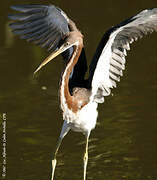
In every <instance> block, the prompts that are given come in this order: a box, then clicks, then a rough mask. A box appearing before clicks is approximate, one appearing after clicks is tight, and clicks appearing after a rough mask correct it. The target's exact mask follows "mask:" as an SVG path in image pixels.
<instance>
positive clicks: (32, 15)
mask: <svg viewBox="0 0 157 180" xmlns="http://www.w3.org/2000/svg"><path fill="white" fill-rule="evenodd" d="M11 8H12V9H13V10H16V11H18V12H19V13H16V14H10V15H9V18H10V19H11V20H13V21H14V22H13V23H11V24H10V27H11V29H12V30H13V33H14V34H15V35H19V36H20V37H21V39H26V40H27V41H29V42H34V43H35V44H37V45H40V46H41V47H45V48H47V49H48V50H51V51H54V50H56V49H57V48H58V46H59V44H60V41H62V39H64V37H65V36H66V34H67V33H68V32H69V28H68V22H69V19H68V17H67V15H66V14H65V13H64V12H63V11H62V10H61V9H59V8H58V7H55V6H53V5H16V6H11Z"/></svg>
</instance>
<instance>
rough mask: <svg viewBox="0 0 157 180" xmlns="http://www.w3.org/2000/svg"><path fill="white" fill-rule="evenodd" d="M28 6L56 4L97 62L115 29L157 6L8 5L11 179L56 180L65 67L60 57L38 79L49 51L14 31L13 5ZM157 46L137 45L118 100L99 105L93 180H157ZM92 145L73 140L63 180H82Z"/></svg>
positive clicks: (3, 76) (5, 86)
mask: <svg viewBox="0 0 157 180" xmlns="http://www.w3.org/2000/svg"><path fill="white" fill-rule="evenodd" d="M24 3H27V4H31V3H33V4H34V3H48V4H50V3H51V4H55V5H57V6H59V7H60V8H62V9H63V10H64V11H65V12H66V13H67V14H68V16H69V17H71V18H72V19H73V20H74V21H75V22H76V24H77V26H78V28H79V29H80V30H81V31H82V33H83V34H84V37H85V38H84V41H85V42H84V44H85V49H86V52H87V57H88V60H89V61H88V62H90V59H91V58H92V56H93V54H94V52H95V49H96V47H97V45H98V43H99V40H100V39H101V37H102V35H103V33H104V32H105V31H106V30H107V29H108V28H109V27H111V26H113V25H115V24H117V23H119V22H121V21H122V20H124V19H126V18H128V17H130V16H132V15H135V14H136V13H138V12H139V11H141V10H143V9H146V8H152V7H157V2H156V0H149V1H142V0H141V1H140V0H138V1H137V0H136V1H135V0H132V1H124V0H123V1H122V0H118V1H116V0H114V1H113V0H108V1H105V0H99V1H91V0H79V1H74V0H73V1H72V0H64V1H63V0H59V1H41V0H40V1H38V2H37V1H36V0H30V1H28V0H27V1H26V0H25V1H24V0H23V1H21V0H3V1H1V5H0V116H2V114H3V113H6V114H7V129H6V131H7V173H6V179H9V180H34V179H39V180H48V179H50V174H51V158H52V152H53V150H54V148H55V146H56V141H57V137H58V135H59V133H60V129H61V125H62V123H63V121H62V114H61V111H60V109H59V101H58V100H59V98H58V87H59V85H58V84H59V79H60V73H61V72H62V70H63V64H62V60H61V57H58V58H57V59H56V60H55V61H54V62H51V63H50V64H49V65H47V66H46V67H45V68H43V69H42V70H41V71H40V72H39V73H38V75H37V76H36V77H33V72H34V70H35V69H36V67H37V66H38V65H39V64H40V62H41V61H42V60H43V59H44V58H45V57H46V56H47V55H48V53H47V52H46V51H45V50H43V49H40V48H39V47H36V46H34V45H32V44H29V43H26V42H25V41H23V40H20V39H19V38H18V37H15V36H13V35H12V33H11V32H10V29H9V28H8V23H9V22H8V19H7V15H8V13H10V12H11V10H10V9H9V7H10V5H15V4H24ZM156 44H157V33H153V34H151V35H148V36H146V37H145V38H143V39H142V40H140V41H138V42H136V43H134V44H133V45H132V47H131V52H129V53H128V57H127V66H126V71H125V72H124V77H123V78H121V82H120V84H119V86H118V88H117V89H116V90H114V91H113V96H111V97H108V98H106V101H105V103H104V104H102V105H100V106H99V118H98V123H97V127H96V129H95V130H94V131H93V132H92V133H91V138H90V143H89V164H88V170H87V177H88V179H89V180H90V179H95V180H104V179H105V180H156V179H157V170H156V169H157V133H156V132H157V108H156V106H157V73H156V72H157V54H156V52H157V46H156ZM0 123H2V118H1V120H0ZM1 127H2V126H1ZM1 129H2V128H1ZM84 145H85V140H84V136H83V135H82V134H80V133H74V132H70V133H69V134H68V135H67V136H66V138H65V139H64V141H63V144H62V146H61V149H60V151H59V154H58V166H57V168H56V174H55V179H64V180H70V179H72V180H74V179H75V180H79V179H82V176H83V166H82V162H83V161H82V156H83V152H84ZM0 147H2V146H0ZM0 150H1V151H2V148H0ZM0 163H1V165H2V162H0ZM1 169H2V168H1ZM1 169H0V170H1ZM0 179H1V177H0Z"/></svg>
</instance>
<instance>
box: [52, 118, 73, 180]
mask: <svg viewBox="0 0 157 180" xmlns="http://www.w3.org/2000/svg"><path fill="white" fill-rule="evenodd" d="M69 130H70V127H69V126H68V124H67V122H66V121H64V123H63V126H62V131H61V134H60V136H59V139H58V142H57V146H56V149H55V152H54V158H53V160H52V176H51V180H53V179H54V173H55V168H56V164H57V160H56V156H57V153H58V150H59V147H60V145H61V142H62V140H63V138H64V136H65V135H66V134H67V133H68V131H69Z"/></svg>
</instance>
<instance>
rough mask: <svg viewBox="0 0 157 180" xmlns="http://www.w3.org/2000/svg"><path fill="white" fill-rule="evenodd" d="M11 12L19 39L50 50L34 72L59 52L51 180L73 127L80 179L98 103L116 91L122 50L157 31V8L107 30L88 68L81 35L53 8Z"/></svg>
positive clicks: (22, 7)
mask: <svg viewBox="0 0 157 180" xmlns="http://www.w3.org/2000/svg"><path fill="white" fill-rule="evenodd" d="M11 8H12V9H14V10H16V11H19V12H20V13H17V14H12V15H9V18H10V19H12V20H14V21H15V22H13V23H11V24H10V27H11V28H12V29H13V32H14V34H17V35H20V37H21V38H22V39H26V40H27V41H29V42H34V43H35V44H38V45H41V47H46V48H48V50H49V51H51V54H50V55H49V56H48V57H47V58H46V59H45V60H44V61H43V62H42V63H41V65H40V66H39V67H38V68H37V70H36V71H35V73H36V72H37V71H38V70H39V69H41V67H43V66H44V65H46V64H47V63H48V62H49V61H51V60H52V59H54V58H55V57H56V56H57V55H59V54H62V56H63V58H64V60H65V62H66V67H65V70H64V73H63V75H62V77H61V83H60V103H61V109H62V111H63V120H64V123H63V126H62V130H61V134H60V136H59V140H58V144H57V147H56V150H55V153H54V159H53V160H52V179H53V178H54V172H55V167H56V162H57V161H56V155H57V152H58V149H59V147H60V145H61V142H62V140H63V138H64V136H65V135H66V134H67V133H68V131H69V130H70V129H71V130H73V131H76V132H82V133H83V134H84V135H85V137H86V148H85V154H84V175H83V179H84V180H85V179H86V168H87V162H88V139H89V135H90V133H91V130H92V129H94V128H95V125H96V120H97V116H98V112H97V106H98V103H103V102H104V96H108V95H110V93H111V88H113V87H116V82H119V81H120V76H122V75H123V70H124V69H125V56H126V55H127V54H126V50H130V47H129V44H131V43H132V42H133V41H135V40H137V39H138V38H141V37H142V36H143V35H145V34H147V33H149V32H150V33H151V32H153V31H157V8H154V9H146V10H144V11H142V12H140V13H138V14H137V15H135V16H133V17H131V18H129V19H127V20H125V21H123V22H121V23H120V24H118V25H116V26H114V27H112V28H110V29H109V30H108V31H107V32H106V33H105V34H104V35H103V37H102V39H101V41H100V43H99V45H98V47H97V49H96V53H95V55H94V57H93V59H92V61H91V64H90V66H89V77H88V79H85V74H86V71H87V62H86V56H85V50H84V46H83V35H82V33H81V32H80V31H79V30H78V28H77V27H76V25H75V23H74V22H73V21H72V20H71V19H70V18H69V17H68V16H67V15H66V14H65V13H64V12H63V11H62V10H61V9H59V8H58V7H55V6H54V5H17V6H12V7H11Z"/></svg>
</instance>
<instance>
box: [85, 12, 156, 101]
mask: <svg viewBox="0 0 157 180" xmlns="http://www.w3.org/2000/svg"><path fill="white" fill-rule="evenodd" d="M153 31H157V8H154V9H148V10H144V11H142V12H140V13H139V14H137V15H136V16H133V17H131V18H129V19H128V20H126V21H123V22H122V23H120V24H119V25H117V26H115V27H113V28H111V29H110V30H109V31H107V33H105V35H104V36H103V38H102V40H101V42H100V44H99V46H98V48H97V51H96V54H95V56H94V58H93V60H92V62H91V65H90V75H89V83H90V86H91V88H92V95H91V100H92V101H95V102H97V103H103V102H104V96H108V95H110V93H111V88H113V87H116V82H119V81H120V76H122V75H123V70H124V69H125V56H126V55H127V54H126V50H129V49H130V47H129V44H131V43H132V42H133V41H135V40H137V39H138V38H141V37H143V35H145V34H147V33H149V32H150V33H151V32H153Z"/></svg>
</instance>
